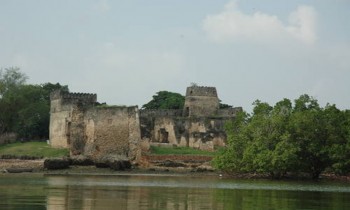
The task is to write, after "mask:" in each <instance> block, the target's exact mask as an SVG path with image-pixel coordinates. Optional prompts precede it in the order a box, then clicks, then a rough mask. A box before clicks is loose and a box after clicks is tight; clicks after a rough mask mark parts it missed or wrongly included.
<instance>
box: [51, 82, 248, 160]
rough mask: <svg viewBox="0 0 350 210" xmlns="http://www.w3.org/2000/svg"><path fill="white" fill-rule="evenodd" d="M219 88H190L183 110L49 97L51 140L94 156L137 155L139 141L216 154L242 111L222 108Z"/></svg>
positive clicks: (74, 95)
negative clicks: (227, 125)
mask: <svg viewBox="0 0 350 210" xmlns="http://www.w3.org/2000/svg"><path fill="white" fill-rule="evenodd" d="M219 105H220V103H219V98H218V96H217V92H216V88H215V87H199V86H192V87H188V88H187V91H186V98H185V105H184V109H183V110H141V111H139V110H138V108H137V107H125V106H106V105H100V104H99V103H97V96H96V94H82V93H62V92H60V91H56V92H53V93H52V94H51V112H50V113H51V118H50V142H51V145H52V146H53V147H65V148H70V152H71V154H73V155H78V154H84V155H88V156H90V157H92V158H98V157H100V156H105V155H122V156H125V157H128V158H129V159H137V157H138V156H139V154H140V153H139V151H140V150H139V148H140V147H139V145H140V144H139V143H140V140H141V139H143V140H147V141H150V142H151V143H157V144H159V145H171V146H173V145H176V146H187V147H193V148H199V149H204V150H212V149H214V148H215V147H218V146H224V145H225V141H226V134H225V131H224V124H225V122H226V121H227V120H231V119H233V118H234V117H235V116H236V114H237V112H239V111H241V110H242V109H241V108H227V109H220V108H219V107H220V106H219Z"/></svg>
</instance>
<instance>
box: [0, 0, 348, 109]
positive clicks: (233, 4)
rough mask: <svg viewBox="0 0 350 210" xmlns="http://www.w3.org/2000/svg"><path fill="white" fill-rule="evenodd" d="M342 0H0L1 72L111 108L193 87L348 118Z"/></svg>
mask: <svg viewBox="0 0 350 210" xmlns="http://www.w3.org/2000/svg"><path fill="white" fill-rule="evenodd" d="M349 11H350V1H349V0H304V1H301V0H293V1H287V0H285V1H282V0H264V1H261V0H240V1H228V0H215V1H214V0H192V1H188V0H176V1H173V0H147V1H145V0H138V1H136V0H128V1H122V0H120V1H118V0H113V1H112V0H110V1H108V0H31V1H27V0H0V67H2V68H6V67H10V66H18V67H20V68H21V70H22V71H23V72H25V73H26V74H27V75H28V76H29V78H30V79H29V81H28V82H29V83H35V84H40V83H45V82H52V83H56V82H59V83H61V84H65V85H68V86H69V88H70V90H71V91H72V92H91V93H97V94H98V101H100V102H107V103H108V104H116V105H121V104H125V105H139V106H141V105H142V104H144V103H146V102H148V101H149V100H150V99H151V97H152V95H154V94H155V93H156V92H157V91H160V90H168V91H173V92H178V93H181V94H185V90H186V87H187V86H189V85H190V84H191V83H192V82H194V83H197V84H198V85H203V86H215V87H216V88H217V90H218V94H219V98H220V99H221V100H222V101H223V102H224V103H228V104H232V105H234V106H242V107H243V108H244V109H245V110H248V111H251V109H252V106H251V104H252V103H253V102H254V101H255V100H256V99H259V100H261V101H264V102H268V103H270V104H271V105H272V104H274V103H276V102H277V101H279V100H281V99H283V98H289V99H292V100H294V99H296V98H297V97H299V96H300V95H301V94H304V93H307V94H309V95H311V96H314V97H315V98H316V99H317V100H318V101H319V103H320V104H321V105H322V106H324V105H325V104H326V103H327V102H329V103H331V104H336V105H337V106H338V107H339V108H341V109H350V12H349Z"/></svg>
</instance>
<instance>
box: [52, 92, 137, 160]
mask: <svg viewBox="0 0 350 210" xmlns="http://www.w3.org/2000/svg"><path fill="white" fill-rule="evenodd" d="M138 113H139V112H138V108H137V107H115V106H112V107H108V106H96V95H95V94H80V93H78V94H76V93H60V92H54V93H52V94H51V117H50V143H51V145H52V146H53V147H63V148H69V149H70V153H71V155H86V156H90V157H91V158H93V159H95V158H101V157H102V156H106V155H117V156H123V157H127V158H129V159H131V160H134V159H136V158H138V157H139V153H140V149H139V146H138V144H139V141H140V139H141V134H140V124H139V115H138Z"/></svg>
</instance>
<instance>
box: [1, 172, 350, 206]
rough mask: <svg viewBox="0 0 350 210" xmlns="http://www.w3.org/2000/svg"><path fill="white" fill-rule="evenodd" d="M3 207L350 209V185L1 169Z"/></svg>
mask: <svg viewBox="0 0 350 210" xmlns="http://www.w3.org/2000/svg"><path fill="white" fill-rule="evenodd" d="M0 209H35V210H38V209H51V210H53V209H54V210H61V209H62V210H63V209H84V210H89V209H132V210H134V209H167V210H168V209H169V210H172V209H173V210H181V209H186V210H189V209H191V210H194V209H225V210H226V209H247V210H252V209H278V210H282V209H293V210H295V209H337V210H340V209H350V184H349V183H340V182H295V181H266V180H234V179H221V178H219V177H185V176H152V175H130V176H129V175H118V176H116V175H113V176H108V175H107V176H106V175H99V176H92V175H84V176H82V175H77V176H73V175H70V176H53V175H35V174H33V175H31V174H26V175H22V174H11V175H8V174H0Z"/></svg>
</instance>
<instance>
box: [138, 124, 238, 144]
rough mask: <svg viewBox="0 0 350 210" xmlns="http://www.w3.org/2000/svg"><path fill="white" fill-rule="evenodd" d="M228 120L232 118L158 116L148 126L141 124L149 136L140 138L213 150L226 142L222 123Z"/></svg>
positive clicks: (156, 142) (153, 141) (152, 141)
mask: <svg viewBox="0 0 350 210" xmlns="http://www.w3.org/2000/svg"><path fill="white" fill-rule="evenodd" d="M228 120H232V118H210V117H206V118H176V117H158V118H155V120H154V121H153V123H149V124H148V125H149V126H148V127H147V126H145V125H141V126H143V127H144V129H148V130H149V131H148V132H146V133H149V134H150V136H147V137H146V136H142V138H143V139H145V138H147V139H149V140H150V141H151V143H155V144H156V145H160V144H169V145H176V146H182V147H192V148H197V149H201V150H214V149H215V148H217V147H222V146H225V144H226V133H225V130H224V124H225V122H226V121H228ZM141 122H143V120H141ZM144 133H145V132H144ZM159 143H160V144H159Z"/></svg>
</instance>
